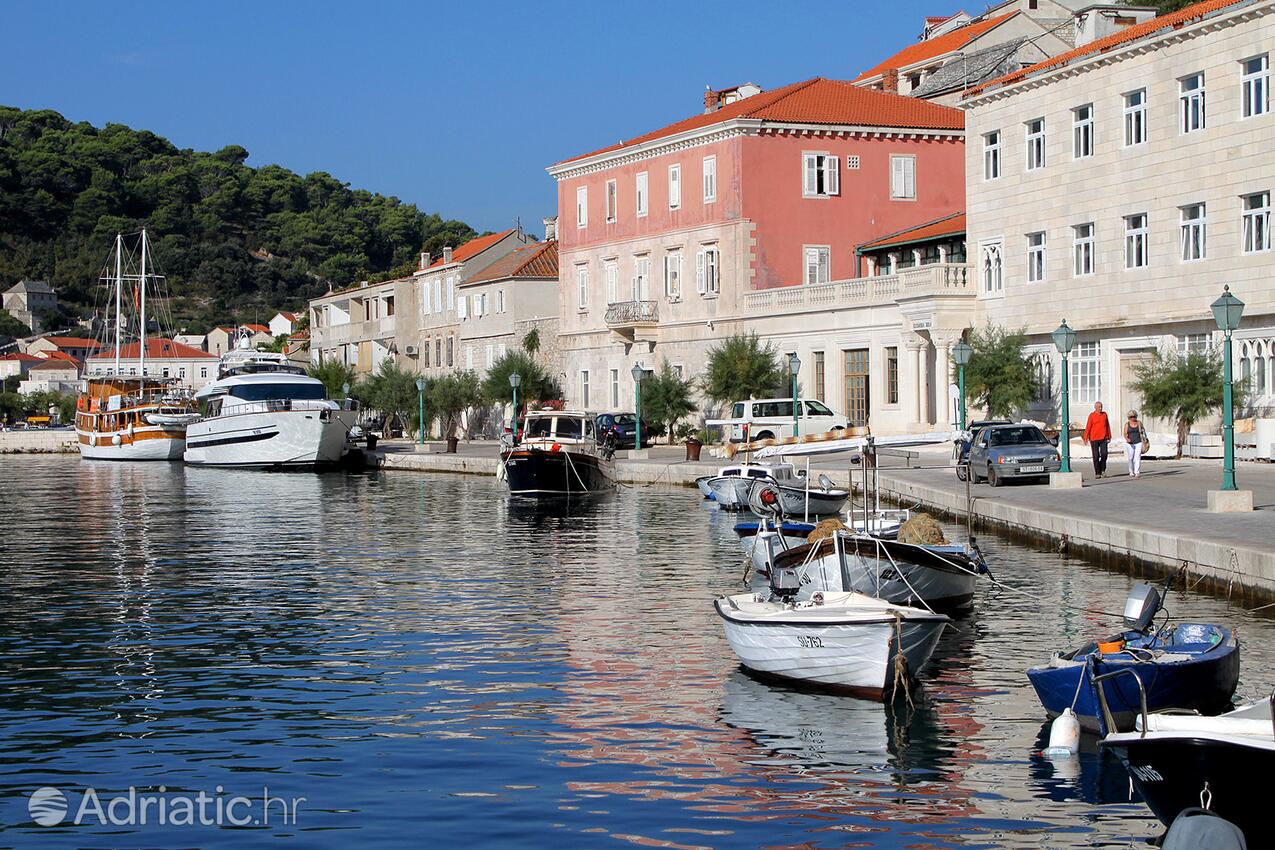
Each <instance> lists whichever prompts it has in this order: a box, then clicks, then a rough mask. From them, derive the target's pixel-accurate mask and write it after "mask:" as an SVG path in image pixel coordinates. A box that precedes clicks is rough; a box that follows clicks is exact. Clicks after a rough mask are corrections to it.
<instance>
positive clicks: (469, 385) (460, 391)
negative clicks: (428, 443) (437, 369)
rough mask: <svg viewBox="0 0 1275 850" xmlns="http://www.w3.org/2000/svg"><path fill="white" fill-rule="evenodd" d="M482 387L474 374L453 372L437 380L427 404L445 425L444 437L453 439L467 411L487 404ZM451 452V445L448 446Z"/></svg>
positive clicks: (426, 399) (430, 390) (426, 400)
mask: <svg viewBox="0 0 1275 850" xmlns="http://www.w3.org/2000/svg"><path fill="white" fill-rule="evenodd" d="M486 401H487V400H486V398H484V396H483V391H482V385H481V384H480V383H479V380H478V376H477V375H475V374H474V373H473V372H469V371H465V372H453V373H452V374H450V375H444V376H443V377H441V378H437V379H435V381H434V383H433V385H432V386H431V387H430V389H429V395H428V396H426V398H425V404H426V406H427V407H428V408H429V410H432V411H433V415H434V416H437V417H438V419H439V421H440V422H442V425H443V437H444V438H445V439H449V440H450V439H451V438H452V437H453V436H455V434H456V431H457V430H458V429H459V428H460V425H461V420H462V418H463V416H464V414H465V411H467V410H469V409H470V408H471V407H478V406H479V405H482V404H485V403H486ZM447 450H448V451H451V450H452V449H451V445H450V444H449V445H448V448H447Z"/></svg>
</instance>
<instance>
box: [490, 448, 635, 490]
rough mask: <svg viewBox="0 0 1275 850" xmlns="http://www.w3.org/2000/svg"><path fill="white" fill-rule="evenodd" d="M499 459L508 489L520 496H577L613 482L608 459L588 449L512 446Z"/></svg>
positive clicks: (608, 486)
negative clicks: (576, 450)
mask: <svg viewBox="0 0 1275 850" xmlns="http://www.w3.org/2000/svg"><path fill="white" fill-rule="evenodd" d="M500 461H501V467H502V469H503V470H504V475H505V481H506V482H507V483H508V484H509V492H510V493H514V494H517V495H521V496H579V495H582V494H586V493H601V492H604V491H606V490H610V489H611V488H612V487H614V486H615V478H614V474H613V472H612V463H611V462H610V461H606V460H603V459H602V458H599V457H598V456H597V455H594V454H590V453H588V452H575V451H569V450H567V449H559V450H558V451H549V450H540V449H514V450H512V451H507V452H502V453H501V455H500Z"/></svg>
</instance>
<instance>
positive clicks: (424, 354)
mask: <svg viewBox="0 0 1275 850" xmlns="http://www.w3.org/2000/svg"><path fill="white" fill-rule="evenodd" d="M431 347H432V346H431V345H430V342H429V338H428V337H427V338H426V339H425V344H424V345H422V346H421V367H422V368H425V369H428V368H429V351H430V348H431Z"/></svg>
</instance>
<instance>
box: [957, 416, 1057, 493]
mask: <svg viewBox="0 0 1275 850" xmlns="http://www.w3.org/2000/svg"><path fill="white" fill-rule="evenodd" d="M1060 466H1062V461H1061V459H1060V458H1059V457H1058V447H1057V446H1055V445H1054V442H1053V440H1051V439H1049V438H1048V437H1046V436H1045V434H1044V433H1043V432H1042V431H1041V430H1040V429H1039V428H1037V427H1036V426H1035V425H1030V424H1027V423H1019V424H1017V425H989V426H987V427H986V428H983V429H982V430H981V431H979V432H978V436H977V437H975V438H974V444H973V445H972V446H971V447H970V459H969V470H970V477H971V478H972V479H973V483H975V484H977V483H978V482H979V480H980V479H982V478H986V479H987V483H988V484H990V485H992V486H993V487H999V486H1000V485H1001V483H1002V482H1004V481H1006V480H1008V479H1010V478H1036V479H1041V480H1047V479H1048V478H1049V473H1051V472H1057V471H1058V468H1059V467H1060Z"/></svg>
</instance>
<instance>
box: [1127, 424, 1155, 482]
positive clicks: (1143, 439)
mask: <svg viewBox="0 0 1275 850" xmlns="http://www.w3.org/2000/svg"><path fill="white" fill-rule="evenodd" d="M1124 441H1125V444H1126V446H1127V448H1126V449H1125V456H1126V457H1127V458H1128V459H1129V477H1130V478H1137V477H1138V476H1140V475H1141V474H1142V453H1143V452H1145V451H1146V450H1147V449H1148V448H1150V447H1151V441H1150V440H1148V439H1147V429H1146V428H1143V427H1142V423H1141V422H1139V421H1138V411H1136V410H1130V411H1129V421H1128V422H1126V423H1125V426H1124Z"/></svg>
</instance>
